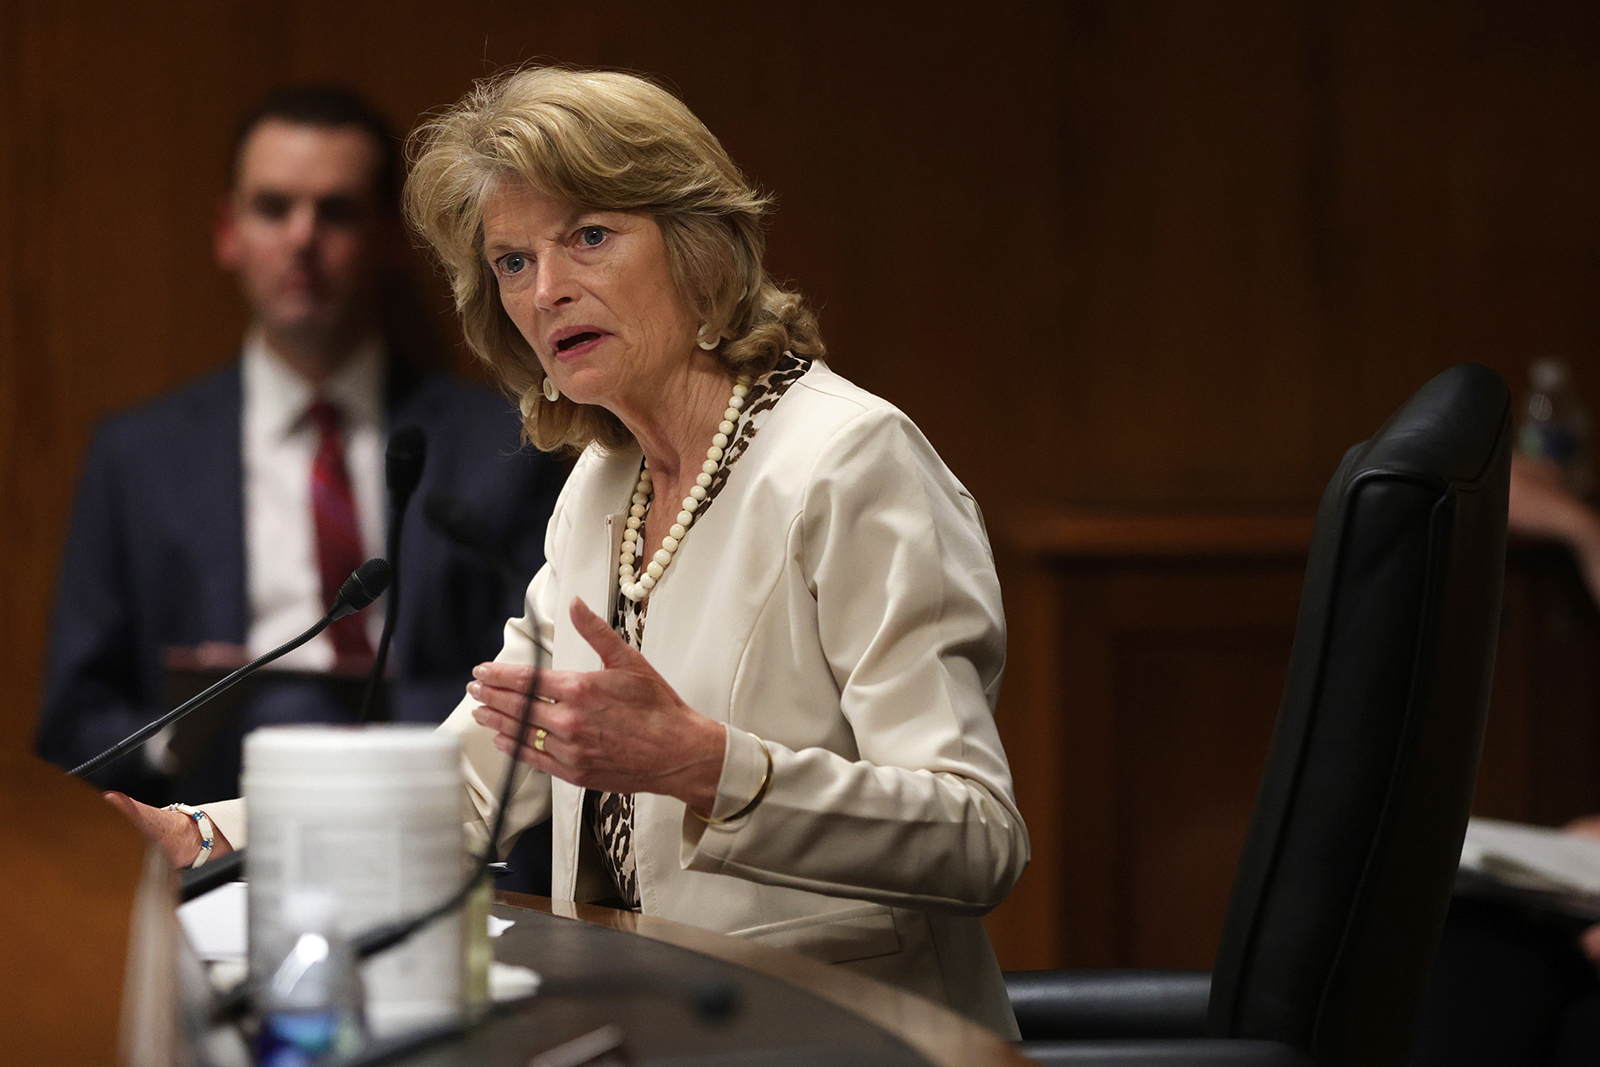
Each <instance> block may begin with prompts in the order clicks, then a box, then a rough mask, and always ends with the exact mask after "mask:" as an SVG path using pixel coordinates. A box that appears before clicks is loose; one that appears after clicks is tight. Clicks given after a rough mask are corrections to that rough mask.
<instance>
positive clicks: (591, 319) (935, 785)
mask: <svg viewBox="0 0 1600 1067" xmlns="http://www.w3.org/2000/svg"><path fill="white" fill-rule="evenodd" d="M412 155H413V159H414V166H413V169H412V173H411V177H410V180H409V182H408V184H407V187H406V204H407V212H408V215H409V218H410V220H411V222H412V224H413V225H414V226H415V227H416V228H417V229H418V230H419V231H420V232H421V233H422V234H423V235H424V236H425V237H426V239H427V240H428V242H429V243H430V244H431V245H432V246H433V248H434V250H435V251H436V253H437V254H438V256H439V258H440V260H441V261H442V263H443V264H444V267H445V269H446V271H447V273H448V275H449V278H450V281H451V284H452V286H453V289H454V292H455V299H456V305H457V307H458V309H459V311H460V313H461V317H462V322H463V326H464V330H465V333H466V337H467V340H468V343H469V344H470V345H471V347H472V349H473V351H474V352H476V353H477V355H478V356H479V357H481V358H482V359H483V360H484V361H485V362H486V363H487V364H488V365H489V366H490V367H491V368H492V369H493V370H494V372H495V373H496V374H497V375H498V377H499V378H500V380H501V382H502V383H503V385H504V387H505V388H506V389H507V390H508V392H510V393H511V394H512V395H513V396H514V397H516V398H518V400H519V401H520V404H521V409H522V412H523V415H524V426H525V429H526V434H527V436H528V438H529V439H530V440H531V441H532V442H533V443H534V444H536V445H538V446H539V447H540V448H545V449H553V448H563V447H564V448H568V449H572V450H575V451H578V452H579V453H580V456H579V459H578V461H577V465H576V468H575V469H574V471H573V473H572V475H571V477H570V478H569V479H568V481H567V485H566V489H565V491H564V492H563V494H562V496H561V498H560V501H559V502H558V503H557V505H556V509H555V513H554V516H553V517H552V519H551V521H550V526H549V530H548V534H547V537H546V545H545V555H546V558H547V560H548V563H547V564H546V565H545V567H544V569H543V570H542V571H540V572H539V574H538V576H537V577H536V578H535V579H534V580H533V583H532V584H531V586H530V587H529V589H528V594H527V600H526V613H525V614H524V615H523V616H522V617H521V618H519V619H514V620H512V621H511V622H509V623H508V624H507V626H506V631H505V647H504V648H503V650H502V651H501V653H500V654H499V656H498V657H497V658H496V660H495V661H494V662H493V663H486V664H483V665H481V666H479V667H478V668H477V670H476V672H475V680H474V681H473V682H472V683H471V685H469V686H468V689H467V694H466V697H465V699H464V700H463V701H462V703H461V704H460V706H458V707H457V708H456V710H455V712H454V713H453V714H452V715H451V716H450V718H449V719H448V721H447V722H446V723H445V724H444V726H443V727H442V728H443V729H446V730H452V731H455V732H457V733H459V734H460V735H461V742H462V746H463V750H464V752H465V759H466V776H467V783H468V790H469V793H470V795H471V798H472V800H473V803H474V804H475V806H476V808H477V814H478V822H477V823H475V824H474V825H473V826H472V827H471V828H470V831H471V832H472V833H475V834H476V835H477V842H476V843H477V844H479V845H480V846H481V845H483V844H486V843H487V842H486V840H485V838H486V835H487V833H488V831H487V829H486V825H487V824H488V823H489V822H491V821H492V818H493V814H494V812H493V807H494V805H495V803H496V789H495V785H496V784H497V783H498V782H499V780H500V778H501V776H502V774H503V767H504V764H505V760H506V754H507V753H508V752H511V750H512V748H513V746H514V744H515V742H514V740H513V739H514V738H515V737H516V736H517V733H518V730H517V725H518V721H517V717H518V714H519V710H520V706H521V703H522V697H523V693H524V691H525V690H526V688H527V687H528V685H529V684H530V682H531V680H532V673H533V672H532V667H531V664H532V663H533V662H534V660H535V658H536V657H537V656H540V655H545V656H547V657H548V660H547V662H548V663H549V665H550V667H549V669H547V670H545V671H543V672H542V673H541V675H540V677H539V689H538V694H537V695H538V696H539V697H540V698H541V699H540V700H539V701H537V702H535V703H534V704H533V723H532V726H533V729H532V731H531V733H530V734H529V735H528V741H527V744H526V745H525V746H524V747H523V748H521V749H520V750H518V751H516V752H515V757H516V758H517V759H518V760H520V761H521V762H522V763H524V764H526V765H527V768H528V769H529V773H527V774H526V776H525V777H524V779H523V780H521V781H520V782H519V784H518V787H517V789H516V792H515V794H514V800H513V806H512V808H511V810H510V812H509V818H508V822H507V825H508V828H509V834H508V840H506V841H503V842H499V845H500V847H501V848H502V849H504V848H506V847H507V846H508V845H509V844H510V840H511V839H514V838H515V836H516V834H518V833H520V832H521V830H522V829H524V828H525V827H527V826H528V825H530V824H531V823H533V822H536V821H538V820H540V819H543V818H546V817H549V818H551V819H553V834H554V855H553V872H554V873H553V881H552V892H553V895H555V896H556V897H558V898H564V899H570V900H576V901H589V902H598V903H609V904H612V905H614V906H619V907H624V908H633V909H638V910H642V911H644V912H645V913H647V914H651V915H659V916H663V917H666V918H669V919H675V920H679V921H682V922H687V923H692V924H695V925H698V926H702V927H708V928H711V929H715V930H720V931H724V932H727V933H730V934H735V935H739V936H743V937H749V938H752V939H754V940H757V941H760V942H763V943H766V944H770V945H776V946H780V947H783V948H787V949H792V950H795V951H798V952H801V953H804V954H806V955H809V956H812V957H815V958H818V959H821V960H825V961H829V962H835V963H841V964H845V965H847V966H849V967H851V968H852V969H855V970H858V971H860V972H862V973H865V974H868V975H871V976H874V977H877V978H881V979H885V980H888V981H891V982H894V983H896V984H898V985H900V986H902V987H905V988H908V989H911V990H913V991H915V992H918V993H921V994H923V995H926V996H929V997H931V998H933V999H935V1000H938V1001H941V1002H944V1003H947V1004H949V1005H951V1006H953V1007H955V1008H957V1009H959V1010H961V1011H964V1012H966V1013H967V1014H968V1015H970V1016H972V1017H974V1018H976V1019H978V1020H979V1021H982V1022H984V1023H987V1024H988V1025H989V1026H991V1027H993V1028H995V1029H997V1030H999V1031H1000V1032H1001V1033H1003V1034H1008V1035H1012V1036H1014V1035H1015V1032H1016V1029H1015V1022H1014V1021H1013V1019H1012V1016H1011V1011H1010V1008H1009V1005H1008V1003H1007V1000H1006V994H1005V989H1004V986H1003V984H1002V982H1001V978H1000V972H999V967H998V965H997V964H996V962H995V957H994V953H993V951H992V950H991V948H990V946H989V943H988V940H987V938H986V936H985V934H984V931H983V927H982V925H981V923H980V921H979V918H978V916H980V915H981V914H983V913H984V912H986V911H988V910H989V909H990V908H992V907H994V905H995V904H997V903H998V902H999V901H1000V900H1001V899H1002V898H1003V897H1004V896H1005V894H1006V893H1007V891H1009V889H1010V888H1011V886H1012V885H1013V883H1014V882H1015V881H1016V879H1017V877H1018V875H1019V874H1020V873H1021V871H1022V868H1023V866H1024V865H1025V864H1026V862H1027V859H1028V841H1027V833H1026V830H1025V829H1024V827H1023V824H1022V819H1021V817H1020V816H1019V815H1018V812H1017V809H1016V805H1015V803H1014V801H1013V798H1012V787H1011V777H1010V771H1009V769H1008V767H1007V764H1006V758H1005V754H1004V752H1003V751H1002V749H1001V746H1000V741H999V737H998V735H997V733H996V730H995V724H994V718H993V709H994V703H995V699H996V697H997V695H998V692H999V687H1000V675H1001V670H1002V667H1003V665H1004V658H1005V630H1004V620H1003V618H1002V614H1001V608H1000V591H999V585H998V583H997V581H996V578H995V571H994V564H993V560H992V557H991V554H990V551H989V545H988V541H987V539H986V537H985V534H984V529H983V523H982V519H981V517H980V515H979V512H978V508H977V505H976V504H975V503H974V502H973V499H972V497H971V496H970V495H969V494H968V493H967V491H966V490H965V489H964V488H963V487H962V486H961V484H960V483H959V482H958V481H957V480H956V479H955V477H954V476H953V475H952V474H951V473H950V471H949V470H948V469H947V468H946V467H945V465H944V464H943V463H942V462H941V461H940V459H939V457H938V455H936V454H935V452H934V450H933V449H932V447H931V446H930V445H929V444H928V442H927V440H926V439H925V438H924V437H923V436H922V434H921V433H920V432H919V431H918V430H917V428H916V427H915V426H914V425H912V424H911V422H910V421H909V420H908V419H907V418H906V416H905V415H904V414H902V413H901V412H900V411H898V410H897V409H895V408H894V407H893V406H891V405H890V404H888V403H886V402H885V401H883V400H881V399H879V398H877V397H875V396H873V395H871V394H869V393H867V392H864V391H863V390H861V389H859V388H857V387H856V386H854V385H852V384H850V382H848V381H846V380H845V379H843V378H841V377H839V376H838V375H837V374H834V373H833V372H832V371H831V370H829V369H828V367H827V366H826V364H825V363H824V362H823V358H822V357H823V355H824V347H823V343H822V338H821V336H820V334H819V332H818V329H817V323H816V319H815V317H814V315H813V314H812V312H811V311H810V310H809V309H808V308H807V306H806V304H805V302H804V301H803V300H802V299H801V298H800V296H798V295H797V294H795V293H793V292H789V291H786V290H785V289H783V288H781V287H779V286H778V285H776V284H775V283H774V282H773V281H772V279H771V278H769V277H768V276H767V273H766V270H765V268H764V266H763V262H762V260H763V252H764V239H763V236H762V229H761V216H762V213H763V211H764V210H765V208H766V206H767V205H766V201H765V200H764V198H763V197H762V196H761V195H760V194H759V193H758V192H757V191H756V190H755V188H754V187H752V185H751V184H750V183H749V182H748V181H747V180H746V179H745V178H744V176H743V175H742V174H741V173H740V172H739V170H738V169H737V168H736V167H735V166H734V165H733V163H732V161H731V160H730V159H729V158H728V156H727V154H726V153H725V152H724V151H723V149H722V146H721V145H720V144H719V143H718V142H717V140H716V138H714V137H713V136H712V135H711V134H710V132H708V131H707V130H706V128H705V127H704V126H703V125H702V124H701V123H700V122H699V120H697V119H696V118H695V117H694V115H693V114H691V113H690V112H689V110H688V109H687V108H686V107H685V106H684V105H683V104H682V103H681V102H680V101H678V100H677V99H676V98H675V97H673V96H672V95H671V94H669V93H667V92H665V91H664V90H662V89H660V88H658V87H657V86H655V85H653V84H651V83H649V82H647V81H644V80H642V79H640V78H637V77H633V76H630V75H624V74H615V73H595V72H581V71H573V70H566V69H558V68H541V69H529V70H524V71H520V72H517V73H513V74H510V75H507V76H503V77H500V78H498V79H495V80H493V81H490V82H487V83H484V84H482V85H480V86H479V87H478V88H476V89H475V90H474V91H473V92H472V93H471V94H470V95H469V96H467V97H466V98H465V99H464V100H462V101H461V102H460V103H458V104H457V105H455V106H454V107H452V108H450V109H449V110H448V111H446V112H445V113H443V114H442V115H441V116H439V117H437V118H436V119H434V120H433V121H430V122H428V123H427V124H426V125H424V126H423V127H422V128H421V129H419V130H418V131H417V132H416V134H414V135H413V148H412ZM421 607H422V606H421V605H418V608H419V609H420V608H421ZM209 810H210V811H211V813H212V816H213V819H214V821H215V822H216V825H217V827H218V829H219V830H220V831H221V834H222V837H224V838H226V839H229V840H232V841H234V842H235V843H239V841H240V837H241V836H242V833H243V825H242V819H241V818H240V817H239V815H240V813H239V811H238V809H237V807H236V806H235V805H232V804H225V805H219V806H213V807H212V808H210V809H209ZM172 814H173V815H178V813H172ZM178 817H180V818H181V817H182V816H181V815H180V816H178ZM185 822H187V819H185ZM196 847H198V846H197V845H196ZM220 847H226V846H220ZM180 858H181V857H180Z"/></svg>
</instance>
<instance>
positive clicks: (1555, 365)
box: [1517, 359, 1590, 496]
mask: <svg viewBox="0 0 1600 1067" xmlns="http://www.w3.org/2000/svg"><path fill="white" fill-rule="evenodd" d="M1529 377H1530V378H1531V380H1532V384H1533V391H1532V392H1531V393H1530V394H1529V395H1528V403H1527V406H1526V407H1525V408H1524V409H1523V414H1522V422H1521V423H1520V424H1519V425H1518V427H1517V447H1518V448H1520V449H1521V450H1522V452H1523V454H1524V455H1526V456H1528V458H1530V459H1535V460H1544V461H1546V462H1549V463H1551V464H1552V465H1554V466H1555V468H1556V469H1557V470H1559V471H1560V472H1561V477H1562V479H1563V480H1564V481H1565V482H1566V484H1567V488H1569V489H1571V490H1572V491H1573V492H1574V493H1577V494H1578V495H1580V496H1582V495H1584V494H1586V493H1588V491H1589V488H1590V473H1589V450H1588V438H1589V416H1588V413H1587V412H1585V411H1584V410H1583V405H1582V404H1580V403H1578V400H1577V398H1576V397H1575V396H1573V394H1572V388H1571V378H1570V376H1569V375H1568V373H1567V365H1566V364H1565V363H1563V362H1562V361H1561V360H1559V359H1540V360H1535V361H1534V364H1533V366H1532V367H1530V368H1529Z"/></svg>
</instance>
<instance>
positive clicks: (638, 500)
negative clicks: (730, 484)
mask: <svg viewBox="0 0 1600 1067" xmlns="http://www.w3.org/2000/svg"><path fill="white" fill-rule="evenodd" d="M749 395H750V386H749V383H748V382H746V381H744V380H742V379H741V380H740V381H739V382H737V383H736V384H735V385H734V387H733V395H732V396H730V397H729V398H728V407H727V410H726V411H724V412H723V413H722V422H720V423H719V424H718V425H717V433H716V436H714V437H713V438H711V447H710V448H708V449H706V461H705V462H704V463H702V464H701V465H700V473H699V474H698V475H696V476H695V480H694V481H695V484H694V485H692V486H690V487H689V495H688V496H686V497H684V498H683V504H682V508H683V510H681V511H679V512H678V520H677V522H675V523H673V525H672V528H671V529H670V530H668V531H667V536H665V537H663V538H662V539H661V547H660V548H659V549H657V550H656V554H655V555H654V556H652V557H651V558H650V562H649V563H647V564H645V568H644V573H643V574H638V573H637V572H636V571H635V570H634V569H633V567H634V561H635V560H636V559H637V558H638V555H639V549H640V548H641V539H642V538H643V536H644V513H645V507H646V505H648V504H649V503H650V496H651V493H652V492H653V491H654V489H655V480H654V479H653V478H652V477H651V475H650V461H649V460H645V464H644V469H643V470H642V471H640V472H639V484H637V485H635V486H634V487H633V503H632V505H631V506H630V507H629V508H628V528H627V529H626V530H624V531H622V554H621V555H619V556H618V557H617V589H618V590H619V591H620V592H621V593H622V595H623V596H625V597H627V598H628V599H629V600H632V601H634V602H638V601H641V600H643V599H644V598H645V597H647V596H649V595H650V590H652V589H654V588H655V587H656V583H657V582H658V581H660V580H661V575H662V574H663V573H665V571H666V569H667V564H669V563H671V562H672V557H673V554H674V553H676V552H677V551H678V545H680V544H682V543H683V538H684V535H685V534H687V533H688V532H689V527H690V526H691V525H692V524H693V523H694V513H695V512H696V511H697V510H698V509H699V507H700V505H701V504H702V503H704V502H705V499H706V490H707V487H709V486H710V485H711V476H712V475H713V474H715V473H717V468H718V467H719V466H721V464H722V457H723V450H724V449H725V448H727V447H728V435H729V434H731V433H733V428H734V424H735V423H736V422H738V421H739V409H740V408H742V407H744V398H745V397H747V396H749Z"/></svg>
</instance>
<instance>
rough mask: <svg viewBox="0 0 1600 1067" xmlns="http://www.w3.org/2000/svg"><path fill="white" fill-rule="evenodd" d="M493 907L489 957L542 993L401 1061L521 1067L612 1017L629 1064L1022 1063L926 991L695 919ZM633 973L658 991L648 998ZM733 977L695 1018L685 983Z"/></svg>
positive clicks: (951, 1066)
mask: <svg viewBox="0 0 1600 1067" xmlns="http://www.w3.org/2000/svg"><path fill="white" fill-rule="evenodd" d="M497 901H498V903H497V904H496V905H495V914H497V915H499V916H500V917H502V918H506V919H512V920H515V922H516V925H515V926H513V927H512V928H511V929H509V930H507V931H506V932H505V933H504V934H502V935H501V936H500V938H499V939H498V944H497V945H496V948H495V955H496V957H497V958H498V959H500V960H501V961H503V962H507V963H517V964H521V965H523V966H527V967H532V968H533V969H534V970H536V971H538V972H539V973H540V975H541V976H542V977H543V979H544V981H545V987H544V991H543V992H541V995H540V996H538V997H536V998H534V999H533V1000H532V1001H531V1002H529V1004H528V1005H527V1006H526V1007H525V1008H523V1009H521V1010H519V1011H517V1012H515V1013H514V1014H511V1015H509V1016H506V1017H501V1018H496V1019H492V1020H490V1021H489V1022H488V1023H487V1024H485V1025H484V1026H482V1027H480V1028H479V1029H477V1030H476V1031H474V1032H473V1033H471V1034H469V1035H468V1036H467V1037H465V1038H463V1039H461V1040H459V1041H456V1042H453V1043H451V1044H448V1045H442V1046H439V1047H437V1048H435V1049H432V1050H428V1051H425V1052H422V1053H419V1054H417V1055H416V1056H415V1057H412V1058H408V1059H407V1060H406V1061H405V1062H406V1063H407V1065H408V1067H465V1065H468V1064H470V1065H472V1067H500V1065H504V1067H523V1065H524V1064H526V1063H527V1062H528V1058H529V1057H530V1056H531V1055H533V1054H534V1053H537V1052H539V1051H542V1050H544V1049H547V1048H550V1047H552V1046H554V1045H557V1044H559V1043H561V1042H563V1041H566V1040H569V1039H571V1038H573V1037H576V1036H578V1035H579V1034H583V1033H586V1032H588V1031H590V1030H593V1029H595V1028H597V1027H599V1026H603V1025H605V1024H607V1023H616V1024H618V1025H620V1026H621V1027H622V1029H623V1031H624V1033H625V1034H626V1036H627V1048H628V1051H629V1053H630V1055H631V1056H632V1057H633V1061H632V1062H636V1063H640V1064H645V1063H657V1062H660V1063H663V1064H666V1063H684V1064H687V1063H690V1062H693V1063H708V1064H719V1065H727V1067H734V1065H736V1064H743V1063H749V1064H756V1063H760V1064H764V1065H771V1067H779V1065H787V1064H795V1065H798V1064H802V1063H826V1064H830V1065H832V1064H838V1065H842V1067H849V1065H854V1064H860V1065H867V1064H872V1065H875V1067H876V1065H881V1067H900V1065H906V1067H911V1065H927V1064H937V1065H939V1067H991V1065H992V1067H1000V1065H1023V1064H1026V1063H1027V1062H1028V1061H1027V1060H1025V1059H1024V1058H1023V1057H1022V1056H1021V1055H1020V1054H1019V1053H1017V1052H1016V1050H1014V1049H1013V1048H1012V1047H1011V1046H1010V1045H1009V1044H1008V1043H1007V1042H1005V1041H1003V1040H1002V1039H1001V1038H1000V1037H999V1036H997V1035H996V1034H994V1033H992V1032H990V1031H989V1030H987V1029H985V1028H983V1027H981V1026H979V1025H977V1024H976V1023H972V1022H968V1021H967V1020H965V1019H963V1018H961V1017H960V1016H957V1015H955V1014H953V1013H952V1012H949V1011H947V1010H945V1009H944V1008H941V1007H939V1006H937V1005H935V1004H932V1003H929V1002H928V1001H926V1000H923V999H922V998H920V997H917V996H913V995H912V994H909V993H903V992H901V991H899V990H897V989H894V988H891V987H889V986H886V985H883V984H882V983H879V982H875V981H873V980H871V979H868V978H863V977H860V976H858V975H855V974H852V973H851V972H849V971H846V970H843V969H842V968H837V967H830V966H827V965H825V964H821V963H817V962H814V961H812V960H809V959H806V958H804V957H801V956H797V955H794V954H792V953H788V952H782V951H779V950H776V949H771V948H766V947H763V946H760V945H756V944H753V943H751V942H747V941H741V940H739V939H737V938H732V937H725V936H723V935H721V934H715V933H711V932H709V931H706V930H701V929H698V928H695V927H691V926H684V925H682V924H679V923H674V922H668V921H666V920H664V919H652V918H649V917H645V916H638V915H633V914H629V913H625V912H616V911H611V910H609V909H606V908H595V907H587V906H582V905H572V904H564V903H556V904H552V902H551V901H549V900H546V899H544V898H543V897H529V896H522V895H520V894H515V893H502V894H498V895H497ZM606 978H617V979H619V980H625V981H627V982H629V983H631V984H633V985H634V987H635V988H633V989H630V990H629V991H627V992H622V993H618V994H617V995H614V996H598V995H595V994H594V993H593V992H592V989H591V990H590V991H588V992H586V993H585V994H584V995H582V996H573V997H565V996H562V995H560V992H559V991H560V987H561V985H562V983H563V981H564V980H571V979H576V980H580V981H582V982H583V983H585V984H586V985H590V986H592V983H594V982H595V981H596V980H597V979H599V980H603V979H606ZM640 979H643V980H645V981H654V982H657V983H659V987H660V989H661V992H659V993H655V994H649V993H643V992H641V991H639V990H638V989H637V983H638V982H639V980H640ZM707 979H717V980H721V981H727V982H731V983H732V984H733V986H734V987H735V988H736V989H737V991H738V995H739V1009H738V1010H737V1011H736V1012H735V1013H734V1014H733V1016H732V1017H731V1018H729V1019H727V1020H725V1021H720V1022H719V1021H708V1020H705V1019H703V1018H700V1017H699V1016H698V1015H697V1013H696V1012H695V1010H694V1009H693V1008H692V1006H691V1004H690V1001H689V997H688V996H687V995H678V994H676V993H675V992H674V990H679V989H682V990H684V992H685V993H686V992H687V987H688V986H689V985H690V983H694V982H703V981H705V980H707Z"/></svg>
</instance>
